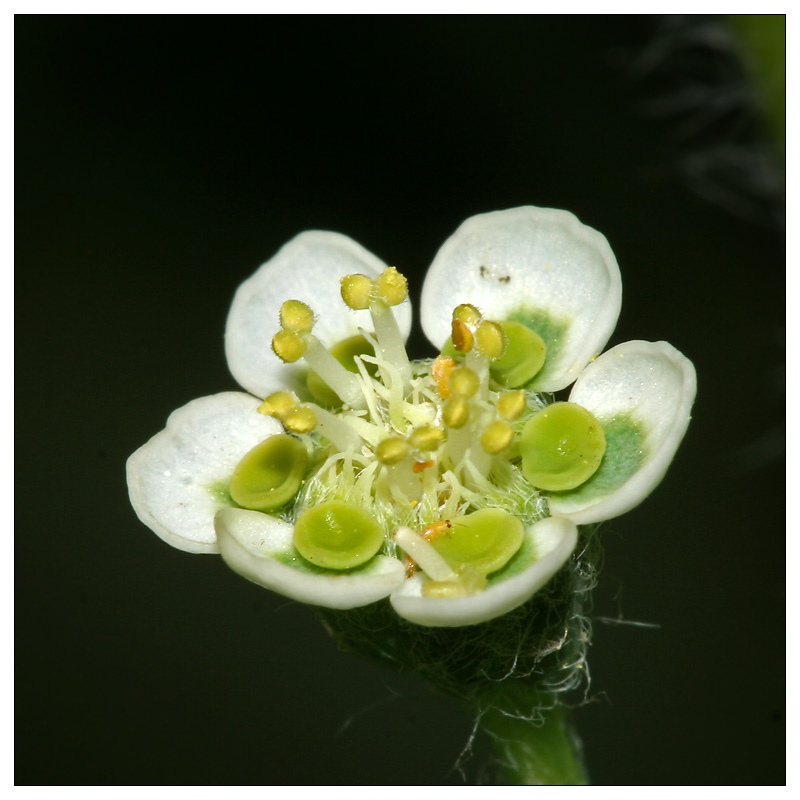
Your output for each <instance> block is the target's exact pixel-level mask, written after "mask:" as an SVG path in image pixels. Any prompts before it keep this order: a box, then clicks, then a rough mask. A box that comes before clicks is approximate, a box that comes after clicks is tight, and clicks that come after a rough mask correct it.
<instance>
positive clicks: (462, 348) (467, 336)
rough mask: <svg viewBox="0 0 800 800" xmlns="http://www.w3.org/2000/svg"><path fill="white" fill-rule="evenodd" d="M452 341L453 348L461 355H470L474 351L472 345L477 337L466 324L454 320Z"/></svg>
mask: <svg viewBox="0 0 800 800" xmlns="http://www.w3.org/2000/svg"><path fill="white" fill-rule="evenodd" d="M452 339H453V347H455V349H456V350H458V352H459V353H469V351H470V350H472V343H473V342H474V341H475V337H474V336H473V335H472V331H471V330H470V329H469V327H468V326H467V324H466V322H462V321H461V320H460V319H454V320H453V333H452Z"/></svg>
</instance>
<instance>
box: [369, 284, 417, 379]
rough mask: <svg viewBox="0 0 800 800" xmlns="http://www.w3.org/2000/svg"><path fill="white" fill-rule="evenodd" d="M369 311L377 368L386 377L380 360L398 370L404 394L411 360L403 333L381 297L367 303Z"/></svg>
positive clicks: (409, 373)
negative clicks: (375, 345)
mask: <svg viewBox="0 0 800 800" xmlns="http://www.w3.org/2000/svg"><path fill="white" fill-rule="evenodd" d="M369 313H370V316H371V317H372V326H373V328H374V329H375V339H376V341H377V343H378V347H377V348H376V350H375V356H376V357H377V358H378V369H380V370H381V375H382V376H384V382H386V379H387V377H386V376H385V370H384V368H383V364H382V363H381V362H388V363H389V364H391V365H392V366H393V367H394V368H395V369H396V370H397V372H398V375H399V377H400V380H401V387H400V390H401V393H402V394H405V393H406V391H407V390H408V384H409V382H410V381H411V362H410V361H409V360H408V353H406V345H405V342H404V341H403V334H402V333H401V332H400V327H399V326H398V324H397V320H396V319H395V316H394V314H393V313H392V310H391V308H390V307H389V306H388V305H387V303H386V302H385V301H384V300H382V299H379V298H378V299H373V300H372V301H371V302H370V304H369Z"/></svg>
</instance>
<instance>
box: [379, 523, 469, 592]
mask: <svg viewBox="0 0 800 800" xmlns="http://www.w3.org/2000/svg"><path fill="white" fill-rule="evenodd" d="M394 540H395V541H396V542H397V544H398V545H399V546H400V547H401V548H402V549H403V550H405V552H406V553H408V555H409V556H410V557H411V558H412V559H413V560H414V561H415V562H416V563H417V564H418V565H419V567H420V569H421V570H423V572H425V574H426V575H427V576H428V577H429V578H431V579H432V580H435V581H457V580H458V575H456V573H455V572H454V571H453V569H452V568H451V567H450V566H449V565H448V563H447V562H446V561H445V560H444V559H443V558H442V557H441V556H440V555H439V553H437V552H436V550H434V548H433V545H432V544H430V543H429V542H426V541H425V539H423V538H422V537H421V536H420V535H419V534H418V533H414V531H412V530H411V528H407V527H405V526H404V527H401V528H398V529H397V532H396V533H395V535H394Z"/></svg>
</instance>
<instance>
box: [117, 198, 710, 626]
mask: <svg viewBox="0 0 800 800" xmlns="http://www.w3.org/2000/svg"><path fill="white" fill-rule="evenodd" d="M406 295H407V289H406V286H405V279H404V278H403V277H402V276H401V275H400V274H399V273H397V271H396V270H394V269H392V268H388V267H387V266H386V265H385V264H383V263H382V262H381V261H380V260H379V259H377V258H376V257H375V256H373V255H372V254H370V253H369V252H367V251H366V250H364V249H363V248H362V247H361V246H360V245H358V244H356V243H355V242H353V241H352V240H350V239H348V238H347V237H345V236H341V235H339V234H334V233H328V232H322V231H311V232H306V233H302V234H300V235H299V236H297V237H296V238H295V239H293V240H292V241H290V242H289V243H288V244H287V245H285V246H284V247H283V248H282V249H281V250H280V251H279V252H278V253H277V255H276V256H274V257H273V258H272V259H271V260H270V261H268V262H267V263H265V264H264V265H263V266H262V267H261V268H260V269H259V270H257V272H256V273H255V274H254V275H253V276H252V277H251V278H250V279H248V280H247V281H245V282H244V283H243V284H242V285H241V286H240V287H239V289H238V291H237V293H236V296H235V298H234V301H233V305H232V307H231V310H230V314H229V317H228V324H227V329H226V341H225V345H226V355H227V359H228V363H229V366H230V369H231V372H232V373H233V375H234V377H235V378H236V379H237V380H238V381H239V383H240V384H241V385H242V386H243V387H244V388H245V389H246V390H247V391H248V392H250V394H243V393H235V392H228V393H223V394H218V395H213V396H211V397H205V398H201V399H199V400H195V401H193V402H192V403H189V404H188V405H187V406H185V407H184V408H182V409H179V410H178V411H176V412H175V413H174V414H173V415H172V416H171V417H170V418H169V420H168V422H167V427H166V429H165V430H164V431H162V432H161V433H159V434H157V435H156V436H155V437H153V439H151V440H150V442H148V443H147V444H146V445H144V446H143V447H141V448H140V449H139V450H137V451H136V453H134V454H133V455H132V456H131V458H130V459H129V461H128V485H129V490H130V496H131V502H132V504H133V506H134V508H135V510H136V512H137V514H138V515H139V517H140V519H141V520H142V521H143V522H144V523H145V524H146V525H148V526H149V527H150V528H152V529H153V530H154V531H155V532H156V533H157V534H158V535H159V536H161V537H162V538H163V539H164V540H165V541H167V542H168V543H169V544H171V545H173V546H175V547H178V548H181V549H184V550H188V551H190V552H220V553H221V554H222V557H223V558H224V559H225V561H226V562H227V563H228V564H229V565H230V566H231V567H232V568H233V569H234V570H236V571H237V572H239V573H240V574H242V575H243V576H244V577H246V578H248V579H250V580H252V581H254V582H256V583H258V584H260V585H262V586H265V587H267V588H270V589H272V590H274V591H277V592H280V593H281V594H284V595H286V596H288V597H292V598H294V599H296V600H300V601H302V602H307V603H311V604H314V605H320V606H326V607H329V608H340V609H343V608H354V607H357V606H361V605H366V604H368V603H372V602H375V601H377V600H380V599H382V598H385V597H387V596H388V597H390V600H391V603H392V605H393V607H394V608H395V610H396V612H397V613H398V614H399V615H400V616H402V617H404V618H406V619H408V620H410V621H412V622H416V623H418V624H421V625H433V626H437V625H441V626H454V625H468V624H475V623H478V622H483V621H485V620H488V619H491V618H493V617H496V616H499V615H501V614H503V613H505V612H507V611H510V610H512V609H513V608H515V607H517V606H519V605H521V604H522V603H524V602H525V601H526V600H528V599H529V598H530V597H531V596H532V595H533V594H534V593H535V592H536V591H537V590H538V589H540V588H541V587H542V586H543V585H545V584H546V583H547V582H548V581H549V580H550V578H551V577H552V576H553V575H554V574H555V573H556V572H558V570H559V569H560V568H561V567H562V566H563V565H564V564H565V563H566V561H567V560H568V559H569V558H570V556H571V554H572V552H573V550H574V549H575V546H576V543H577V540H578V533H577V525H578V524H586V523H592V522H599V521H601V520H604V519H609V518H611V517H614V516H617V515H619V514H622V513H624V512H625V511H627V510H629V509H630V508H632V507H633V506H635V505H637V504H638V503H639V502H641V501H642V500H643V499H644V498H645V497H646V496H647V495H648V494H649V493H650V492H651V491H652V490H653V489H654V488H655V486H656V485H657V484H658V482H659V481H660V480H661V479H662V477H663V476H664V473H665V472H666V469H667V467H668V466H669V463H670V461H671V459H672V457H673V456H674V454H675V451H676V449H677V447H678V445H679V443H680V441H681V439H682V438H683V435H684V433H685V431H686V427H687V425H688V422H689V415H690V411H691V406H692V403H693V400H694V396H695V391H696V383H695V373H694V368H693V367H692V364H691V362H690V361H689V360H688V359H686V358H685V357H684V356H683V355H681V354H680V353H679V352H678V351H677V350H675V349H674V348H673V347H671V346H670V345H668V344H666V343H665V342H656V343H650V342H627V343H624V344H621V345H618V346H617V347H615V348H613V349H611V350H609V351H608V352H607V353H605V354H603V355H598V354H599V353H600V352H601V351H602V349H603V347H604V346H605V344H606V342H607V341H608V339H609V337H610V335H611V333H612V331H613V328H614V325H615V324H616V320H617V317H618V314H619V310H620V303H621V281H620V275H619V269H618V267H617V263H616V260H615V258H614V255H613V253H612V252H611V249H610V248H609V246H608V243H607V242H606V240H605V238H604V237H603V236H602V235H600V234H599V233H597V232H596V231H594V230H592V229H591V228H588V227H586V226H584V225H582V224H581V223H580V222H579V221H578V220H577V219H576V218H575V217H574V216H573V215H572V214H569V213H567V212H564V211H556V210H552V209H539V208H533V207H523V208H516V209H511V210H508V211H499V212H493V213H489V214H482V215H479V216H476V217H472V218H470V219H469V220H467V221H466V222H465V223H464V224H463V225H462V226H461V227H460V228H459V229H458V230H457V231H456V233H455V234H454V235H453V236H452V237H451V238H450V239H448V241H447V242H445V244H444V245H443V247H442V248H441V250H440V251H439V253H438V254H437V256H436V258H435V260H434V262H433V264H432V266H431V267H430V269H429V271H428V274H427V276H426V278H425V283H424V285H423V291H422V300H421V318H422V320H421V321H422V327H423V330H424V331H425V334H426V335H427V337H428V338H429V340H430V341H431V342H432V343H433V344H434V345H435V346H436V347H437V348H439V349H440V351H441V352H442V355H441V356H440V357H439V358H437V359H436V360H434V361H431V360H425V361H410V360H409V359H408V356H407V355H406V352H405V346H404V343H405V339H406V338H407V336H408V332H409V330H410V325H411V309H410V304H409V303H408V301H407V299H406ZM285 301H289V302H285ZM354 337H359V338H354ZM310 373H313V374H312V375H311V376H310V377H309V374H310ZM573 383H574V386H573V387H572V390H571V393H570V395H569V398H568V400H567V401H560V402H553V398H552V397H551V396H549V395H542V394H540V393H542V392H545V393H552V392H557V391H561V390H563V389H565V388H566V387H568V386H569V385H570V384H573ZM265 398H266V400H265V402H264V403H262V402H261V400H264V399H265ZM287 434H288V435H287Z"/></svg>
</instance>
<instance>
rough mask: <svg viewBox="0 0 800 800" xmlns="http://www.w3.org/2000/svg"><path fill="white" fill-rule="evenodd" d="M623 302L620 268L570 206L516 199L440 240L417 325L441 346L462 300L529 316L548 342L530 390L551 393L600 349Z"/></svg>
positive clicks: (489, 313) (490, 312)
mask: <svg viewBox="0 0 800 800" xmlns="http://www.w3.org/2000/svg"><path fill="white" fill-rule="evenodd" d="M621 302H622V283H621V279H620V274H619V267H618V266H617V260H616V258H614V254H613V252H612V251H611V248H610V247H609V245H608V242H607V241H606V239H605V237H604V236H603V235H602V234H600V233H598V232H597V231H596V230H594V229H592V228H589V227H587V226H586V225H583V224H581V223H580V222H579V221H578V219H577V218H576V217H575V216H574V215H573V214H570V213H569V212H568V211H559V210H557V209H552V208H535V207H534V206H523V207H521V208H512V209H508V210H507V211H493V212H490V213H488V214H479V215H477V216H475V217H470V218H469V219H468V220H467V221H466V222H464V223H463V224H462V225H461V227H459V229H458V230H457V231H456V232H455V233H454V234H453V235H452V236H451V237H450V238H449V239H448V240H447V241H446V242H445V243H444V245H443V246H442V248H441V250H439V252H438V253H437V255H436V258H435V259H434V260H433V264H432V265H431V268H430V269H429V270H428V274H427V276H426V278H425V284H424V286H423V290H422V301H421V316H422V328H423V330H424V331H425V335H426V336H427V337H428V339H429V340H430V341H431V342H432V343H433V344H434V345H436V346H437V347H442V345H443V344H444V343H445V342H446V341H447V338H448V337H449V336H450V330H451V321H452V318H451V313H452V310H453V308H455V306H457V305H458V304H459V303H472V304H473V305H475V306H477V307H478V308H479V309H480V310H481V311H482V312H483V314H484V315H485V316H486V317H487V318H489V319H493V320H498V321H502V320H507V319H516V320H517V321H518V322H526V323H527V324H529V325H530V327H532V328H533V329H534V330H536V332H537V333H539V335H540V336H541V337H542V339H544V341H545V344H546V345H547V349H548V353H547V361H546V363H545V365H544V367H543V368H542V370H541V372H540V373H539V374H538V375H537V376H536V377H535V378H534V380H533V382H532V384H531V388H533V389H535V390H537V391H544V392H554V391H558V390H559V389H563V388H564V387H565V386H569V384H571V383H572V382H573V381H574V380H575V379H576V378H577V377H578V375H579V374H580V372H581V370H582V369H583V368H584V367H585V366H586V364H588V363H589V360H590V359H591V358H592V356H594V355H596V354H597V353H599V352H601V351H602V349H603V347H605V344H606V342H607V341H608V339H609V337H610V336H611V333H612V331H613V330H614V326H615V325H616V324H617V317H618V316H619V310H620V304H621Z"/></svg>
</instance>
